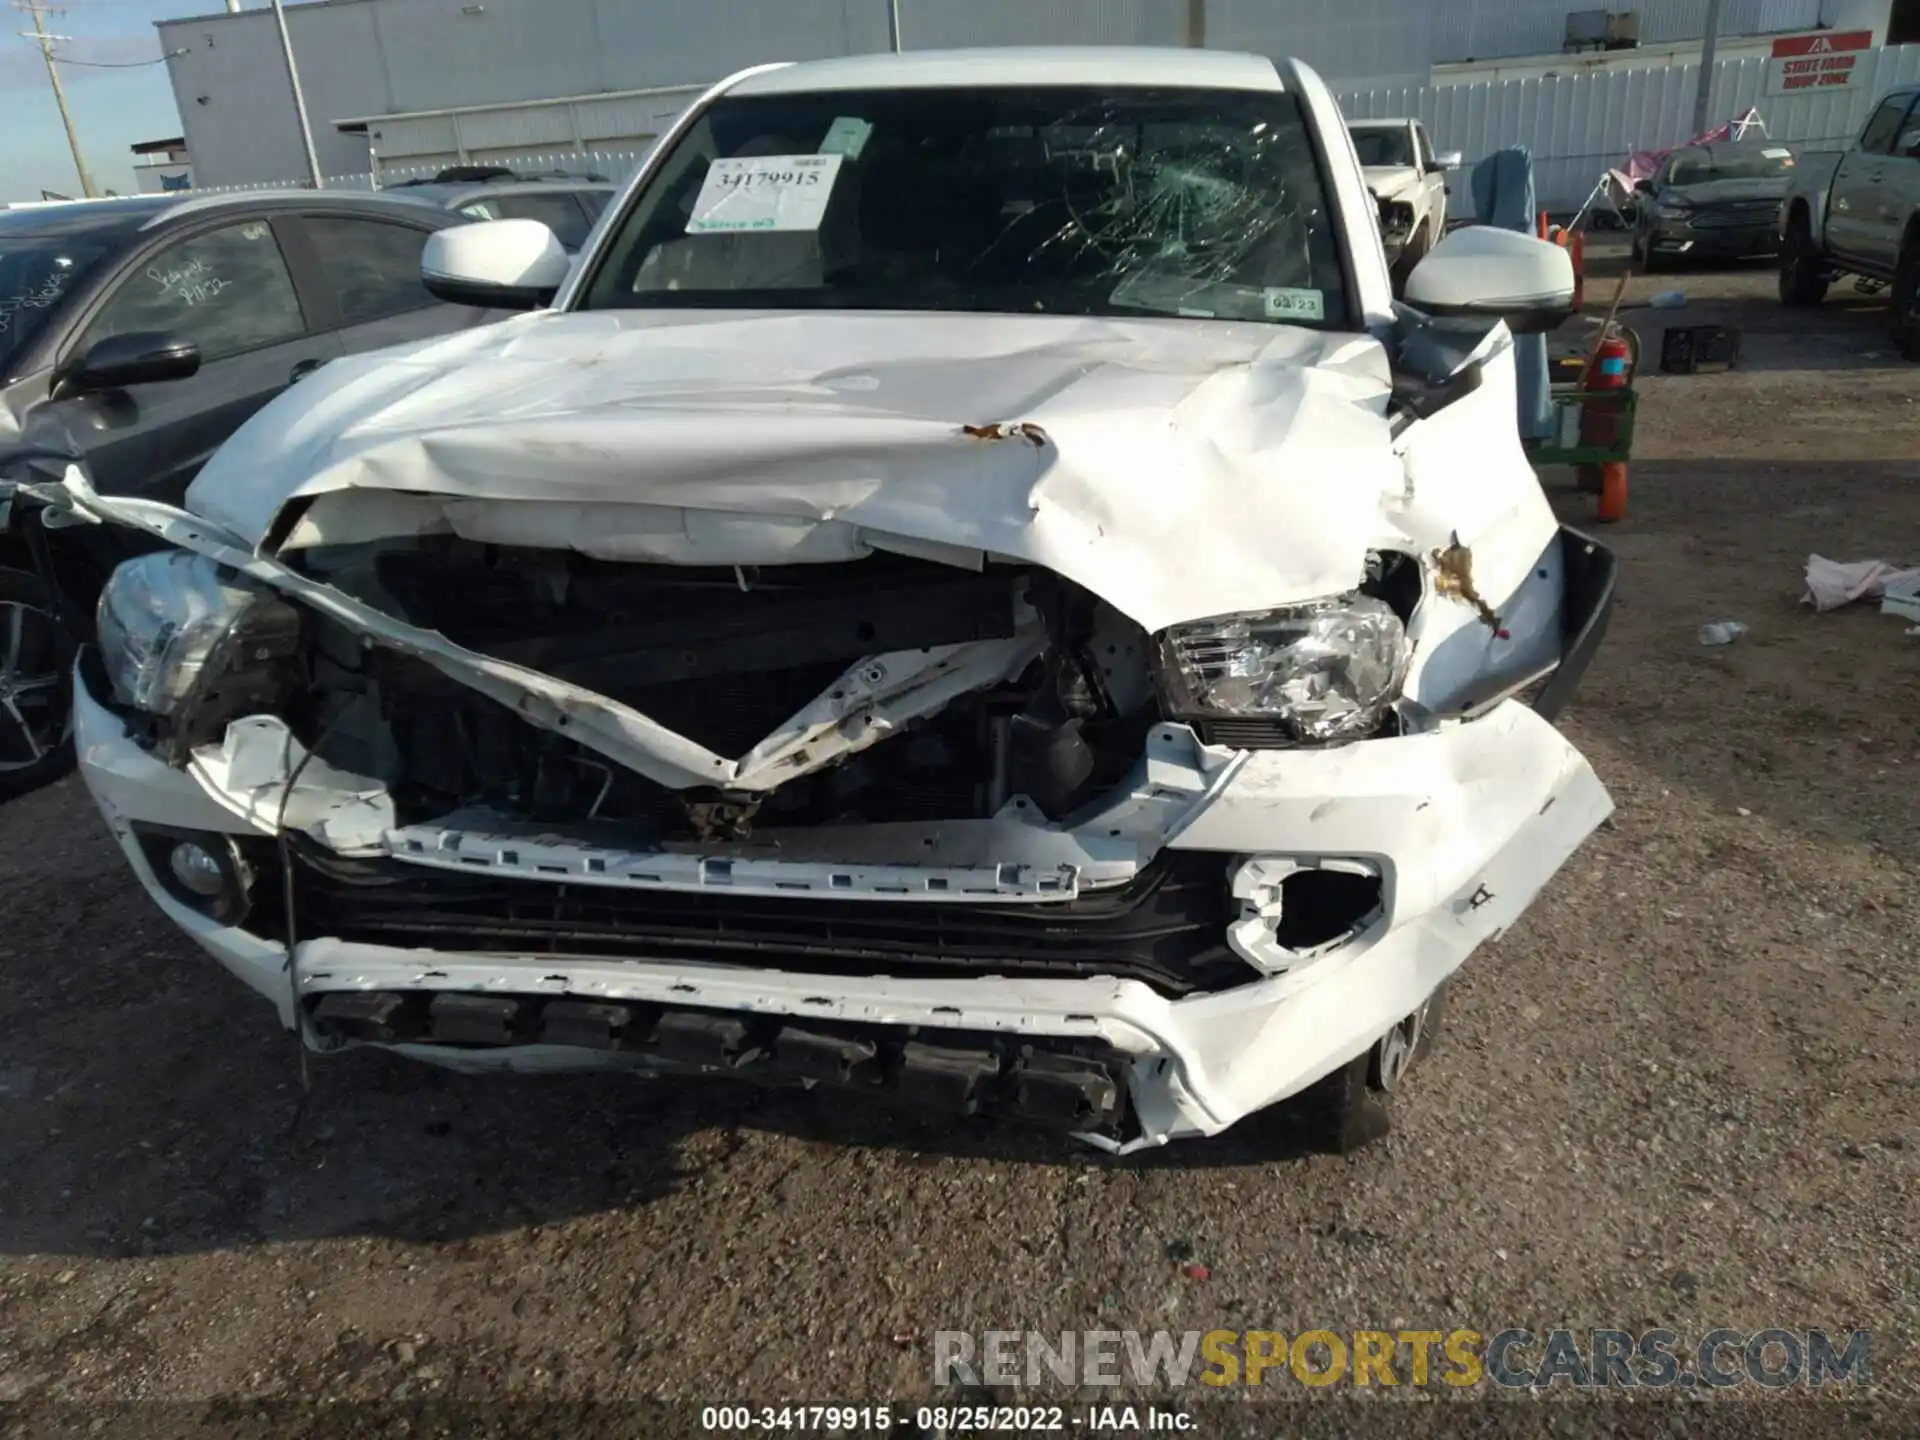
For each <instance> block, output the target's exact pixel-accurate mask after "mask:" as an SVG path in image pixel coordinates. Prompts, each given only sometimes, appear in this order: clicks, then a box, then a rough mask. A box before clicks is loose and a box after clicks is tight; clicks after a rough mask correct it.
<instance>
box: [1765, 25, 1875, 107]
mask: <svg viewBox="0 0 1920 1440" xmlns="http://www.w3.org/2000/svg"><path fill="white" fill-rule="evenodd" d="M1872 48H1873V32H1872V31H1871V30H1841V31H1831V30H1822V31H1820V32H1819V33H1818V34H1815V35H1787V36H1783V37H1782V38H1781V39H1778V40H1776V41H1774V42H1773V57H1772V59H1771V60H1770V61H1769V62H1768V64H1767V93H1768V94H1769V95H1800V94H1805V93H1807V92H1808V91H1814V90H1836V89H1845V88H1846V87H1847V86H1850V85H1852V84H1853V82H1854V78H1855V75H1856V73H1857V72H1856V68H1855V66H1856V62H1858V60H1859V59H1860V53H1861V52H1862V51H1864V50H1870V49H1872Z"/></svg>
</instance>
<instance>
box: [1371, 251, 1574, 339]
mask: <svg viewBox="0 0 1920 1440" xmlns="http://www.w3.org/2000/svg"><path fill="white" fill-rule="evenodd" d="M1573 288H1574V285H1573V257H1572V255H1570V254H1569V253H1568V252H1567V249H1566V247H1565V246H1563V245H1556V244H1554V243H1553V242H1552V241H1550V240H1536V239H1534V238H1533V237H1532V236H1531V235H1524V234H1521V233H1520V232H1519V231H1517V230H1496V229H1494V228H1493V227H1492V226H1488V225H1469V226H1467V227H1466V228H1464V229H1460V230H1456V231H1454V232H1453V233H1452V234H1451V235H1449V236H1447V237H1446V238H1445V239H1444V240H1442V241H1441V242H1440V243H1439V244H1438V245H1436V246H1434V247H1433V249H1432V250H1430V251H1428V252H1427V256H1426V258H1425V259H1424V260H1422V261H1421V262H1420V263H1419V264H1418V265H1416V266H1415V267H1414V270H1413V274H1411V275H1409V276H1408V277H1407V290H1406V294H1407V304H1409V305H1411V306H1412V307H1413V308H1414V309H1416V310H1420V311H1423V312H1424V313H1426V314H1428V315H1431V316H1434V317H1436V318H1440V317H1456V316H1457V317H1460V318H1475V319H1486V320H1504V321H1505V322H1506V325H1507V328H1508V329H1509V330H1511V331H1512V332H1513V333H1514V334H1516V335H1542V334H1545V333H1546V332H1547V331H1549V330H1552V329H1554V328H1555V327H1556V326H1558V325H1560V324H1561V323H1562V322H1563V321H1565V320H1567V319H1568V318H1569V317H1571V316H1572V315H1573V314H1574V313H1575V308H1576V307H1575V305H1574V299H1573Z"/></svg>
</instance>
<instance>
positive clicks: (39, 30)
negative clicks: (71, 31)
mask: <svg viewBox="0 0 1920 1440" xmlns="http://www.w3.org/2000/svg"><path fill="white" fill-rule="evenodd" d="M13 8H14V9H16V10H24V11H26V13H27V14H29V15H31V16H32V17H33V30H32V31H31V33H29V32H28V31H25V30H22V31H21V32H20V33H21V34H22V35H24V36H25V37H26V38H27V39H29V40H31V41H33V42H34V43H35V44H36V45H38V46H39V47H40V56H41V58H42V59H43V60H45V61H46V62H47V83H48V84H50V85H51V86H53V102H54V104H56V105H58V106H59V107H60V123H61V124H62V125H64V126H66V129H67V148H68V149H69V150H71V151H72V152H73V168H74V169H75V170H76V171H77V172H78V173H79V176H80V191H81V193H82V194H84V195H85V196H86V197H87V198H88V199H89V200H91V199H93V198H94V190H93V176H92V175H91V174H89V173H88V171H87V160H86V157H85V156H84V155H82V154H81V153H80V136H79V134H78V133H77V132H76V131H75V130H74V128H73V112H72V111H70V110H68V109H67V90H66V87H65V86H64V85H62V84H61V83H60V67H59V66H58V65H56V64H54V63H53V44H54V41H56V40H66V39H70V38H71V37H70V36H66V35H53V34H49V33H48V31H47V20H46V17H47V16H48V14H50V13H51V14H58V13H59V7H56V6H52V5H46V4H42V3H40V0H13Z"/></svg>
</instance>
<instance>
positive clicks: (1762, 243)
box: [1647, 221, 1780, 260]
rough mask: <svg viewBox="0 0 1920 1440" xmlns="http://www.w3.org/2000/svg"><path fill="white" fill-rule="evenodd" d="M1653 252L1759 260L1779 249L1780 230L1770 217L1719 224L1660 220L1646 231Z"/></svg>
mask: <svg viewBox="0 0 1920 1440" xmlns="http://www.w3.org/2000/svg"><path fill="white" fill-rule="evenodd" d="M1647 245H1648V248H1649V249H1650V250H1651V251H1652V252H1653V253H1654V254H1656V255H1662V256H1667V257H1670V258H1674V259H1689V260H1696V259H1697V260H1759V259H1765V258H1767V257H1769V256H1774V255H1778V254H1779V253H1780V232H1779V229H1778V227H1777V226H1776V225H1775V224H1773V223H1772V222H1770V221H1761V222H1756V223H1753V224H1746V225H1734V226H1718V225H1693V224H1687V223H1683V222H1679V221H1661V222H1659V223H1657V224H1656V225H1655V226H1654V227H1653V228H1652V230H1651V231H1650V233H1649V236H1648V240H1647Z"/></svg>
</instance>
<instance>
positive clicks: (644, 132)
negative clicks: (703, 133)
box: [574, 90, 700, 145]
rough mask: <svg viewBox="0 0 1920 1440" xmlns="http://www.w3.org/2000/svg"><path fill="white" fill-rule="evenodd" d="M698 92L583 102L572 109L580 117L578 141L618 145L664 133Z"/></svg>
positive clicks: (687, 91)
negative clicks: (579, 139) (605, 142)
mask: <svg viewBox="0 0 1920 1440" xmlns="http://www.w3.org/2000/svg"><path fill="white" fill-rule="evenodd" d="M699 94H700V92H699V91H698V90H682V91H680V92H679V93H678V94H675V95H651V96H645V95H639V96H634V97H632V98H630V99H624V100H582V101H581V102H579V103H578V104H577V105H575V106H574V110H575V112H576V113H577V114H578V116H579V126H580V138H581V139H582V140H584V141H586V142H587V143H588V144H589V145H591V144H592V143H593V142H595V141H607V142H610V143H615V144H617V143H619V142H622V141H627V140H633V139H638V138H641V137H644V136H655V135H661V134H664V133H665V131H666V129H667V127H668V126H669V125H671V124H673V122H674V121H675V120H676V119H678V118H679V116H680V112H681V111H682V110H684V109H686V108H687V106H689V105H691V104H692V103H693V102H694V100H695V99H696V98H698V96H699Z"/></svg>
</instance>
